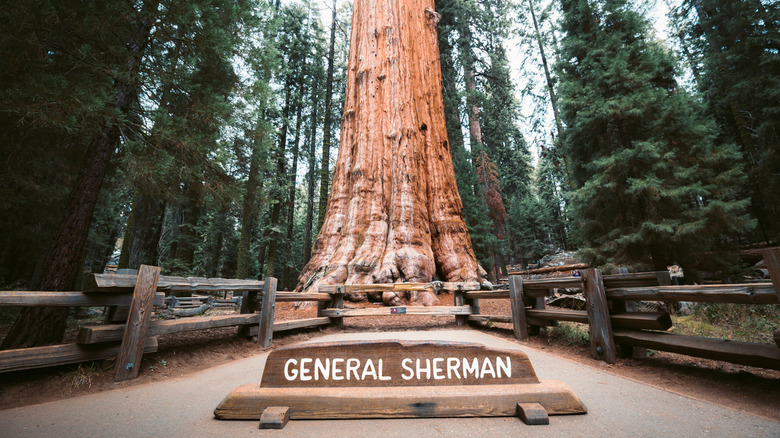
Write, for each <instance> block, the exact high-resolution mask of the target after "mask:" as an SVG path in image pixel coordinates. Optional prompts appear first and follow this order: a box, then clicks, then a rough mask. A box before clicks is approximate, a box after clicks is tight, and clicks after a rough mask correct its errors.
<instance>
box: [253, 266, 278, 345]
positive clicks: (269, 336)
mask: <svg viewBox="0 0 780 438" xmlns="http://www.w3.org/2000/svg"><path fill="white" fill-rule="evenodd" d="M276 282H277V281H276V278H274V277H268V278H266V279H265V281H264V284H263V303H262V307H261V308H260V327H259V328H258V330H257V342H259V343H260V344H261V345H262V346H263V347H270V346H271V341H272V340H273V337H274V309H275V308H276Z"/></svg>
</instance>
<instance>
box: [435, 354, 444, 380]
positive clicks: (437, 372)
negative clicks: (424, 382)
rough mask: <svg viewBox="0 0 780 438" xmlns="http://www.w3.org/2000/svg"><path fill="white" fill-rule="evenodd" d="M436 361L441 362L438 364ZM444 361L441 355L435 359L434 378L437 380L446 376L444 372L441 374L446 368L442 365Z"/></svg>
mask: <svg viewBox="0 0 780 438" xmlns="http://www.w3.org/2000/svg"><path fill="white" fill-rule="evenodd" d="M436 362H438V363H439V365H436ZM443 362H444V359H442V358H441V357H437V358H434V359H433V378H434V379H436V380H441V379H443V378H444V374H441V373H443V372H444V370H443V369H442V367H441V364H442V363H443Z"/></svg>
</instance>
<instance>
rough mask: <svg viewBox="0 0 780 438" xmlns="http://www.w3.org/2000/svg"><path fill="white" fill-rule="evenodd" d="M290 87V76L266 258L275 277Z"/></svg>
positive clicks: (283, 197)
mask: <svg viewBox="0 0 780 438" xmlns="http://www.w3.org/2000/svg"><path fill="white" fill-rule="evenodd" d="M290 88H292V83H291V82H290V80H289V78H288V80H287V81H286V85H285V98H284V110H283V111H282V129H281V131H280V132H279V148H278V149H277V151H276V153H277V156H276V180H277V181H278V184H277V187H275V188H274V192H276V200H275V201H276V202H275V203H274V206H273V208H272V209H271V229H270V231H269V232H268V236H269V239H268V240H269V243H268V259H267V260H266V263H267V265H266V267H265V276H266V277H273V276H275V275H276V252H277V251H276V248H277V247H278V245H279V240H281V239H282V236H284V235H283V234H282V233H281V232H280V231H279V230H278V228H279V223H280V221H281V218H282V206H283V205H284V203H285V200H286V198H287V193H285V191H284V188H283V187H282V186H283V184H284V183H283V182H284V181H285V180H286V175H287V152H286V150H287V130H288V125H289V119H290V99H291V96H290V94H291V93H290Z"/></svg>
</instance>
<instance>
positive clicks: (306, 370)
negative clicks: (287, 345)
mask: <svg viewBox="0 0 780 438" xmlns="http://www.w3.org/2000/svg"><path fill="white" fill-rule="evenodd" d="M311 362H312V359H311V358H310V357H304V358H303V359H301V381H302V382H306V381H309V380H311V376H310V375H309V372H310V371H311V369H309V368H307V367H306V364H307V363H311Z"/></svg>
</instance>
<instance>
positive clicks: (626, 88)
mask: <svg viewBox="0 0 780 438" xmlns="http://www.w3.org/2000/svg"><path fill="white" fill-rule="evenodd" d="M562 5H563V21H562V27H563V30H564V31H565V32H566V37H565V39H564V40H563V41H562V54H561V59H562V60H563V61H561V62H560V63H559V65H558V68H559V71H560V77H561V85H560V88H559V93H560V97H561V114H562V117H563V120H564V121H565V122H566V125H567V129H566V131H565V132H564V136H563V146H564V153H566V154H569V156H570V157H571V158H572V161H573V162H574V163H573V164H574V169H573V173H574V177H575V179H576V182H577V184H578V189H577V190H576V191H575V192H574V193H573V195H572V204H573V208H574V209H575V214H576V218H577V221H578V224H579V225H578V226H579V230H580V233H581V237H582V239H583V240H584V242H585V243H586V245H588V246H589V248H590V249H589V250H587V251H585V252H586V256H587V257H588V260H589V261H590V263H591V264H592V265H604V264H607V263H612V264H627V265H633V266H635V267H644V268H650V267H652V268H654V269H665V267H666V266H667V265H668V264H671V263H673V262H675V261H676V262H679V263H681V264H683V265H684V266H690V263H692V262H693V261H694V260H695V259H696V258H697V256H698V257H701V256H702V254H703V253H704V252H705V251H710V250H713V249H717V248H718V247H719V246H720V245H721V244H725V243H728V242H733V241H734V239H735V238H736V237H737V236H738V235H739V234H740V233H744V232H745V231H747V230H748V229H749V228H750V226H751V225H752V221H751V220H750V219H749V218H747V216H746V215H745V213H744V211H743V210H744V208H745V206H746V202H745V201H742V200H739V199H737V198H738V197H737V194H738V191H739V188H740V187H741V185H742V184H743V183H744V173H743V171H742V167H741V166H740V160H739V153H738V150H737V149H736V148H735V146H734V145H733V144H717V143H716V142H715V137H716V134H717V131H716V129H715V125H714V123H713V122H712V121H711V120H710V119H708V118H706V117H705V116H704V115H703V108H701V105H700V104H699V103H698V101H697V100H696V99H695V98H693V97H692V96H690V95H689V94H687V93H686V92H685V91H684V90H682V89H680V88H679V87H678V86H677V83H676V81H675V79H674V77H675V73H676V63H675V59H674V58H673V57H672V55H671V54H670V53H669V51H668V50H667V49H666V48H664V47H663V46H662V45H661V44H660V43H658V42H656V41H653V40H652V39H650V38H649V37H648V35H649V34H650V32H649V23H648V22H647V21H646V20H645V19H644V18H643V17H642V16H641V15H640V14H639V13H637V12H636V11H634V10H633V8H632V5H631V4H630V3H629V2H627V1H624V0H604V1H599V2H591V1H587V0H564V1H563V2H562ZM711 260H712V258H711Z"/></svg>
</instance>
